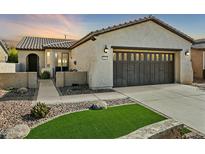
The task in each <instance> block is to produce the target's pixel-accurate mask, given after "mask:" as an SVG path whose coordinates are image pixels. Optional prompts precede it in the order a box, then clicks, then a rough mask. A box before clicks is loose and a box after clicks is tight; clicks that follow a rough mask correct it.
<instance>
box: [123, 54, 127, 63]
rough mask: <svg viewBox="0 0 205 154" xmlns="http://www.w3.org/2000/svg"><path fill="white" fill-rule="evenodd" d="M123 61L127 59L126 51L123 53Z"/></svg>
mask: <svg viewBox="0 0 205 154" xmlns="http://www.w3.org/2000/svg"><path fill="white" fill-rule="evenodd" d="M124 61H127V53H124Z"/></svg>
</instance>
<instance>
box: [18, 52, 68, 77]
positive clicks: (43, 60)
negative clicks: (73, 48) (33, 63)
mask: <svg viewBox="0 0 205 154" xmlns="http://www.w3.org/2000/svg"><path fill="white" fill-rule="evenodd" d="M58 53H60V54H61V57H62V54H69V50H62V49H46V50H43V51H32V50H18V63H19V64H20V66H21V71H22V72H26V71H27V70H28V68H27V67H28V66H27V60H28V59H27V57H28V55H30V54H36V55H37V56H38V59H39V73H42V72H43V71H49V72H50V73H51V77H53V72H54V69H55V67H56V66H58V64H57V63H58V62H57V61H58V55H57V54H58ZM48 55H49V57H48ZM61 57H60V59H61ZM67 61H68V63H69V59H67ZM61 65H62V64H61ZM68 65H69V64H67V66H68Z"/></svg>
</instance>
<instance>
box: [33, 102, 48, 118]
mask: <svg viewBox="0 0 205 154" xmlns="http://www.w3.org/2000/svg"><path fill="white" fill-rule="evenodd" d="M49 111H50V108H49V107H48V106H47V105H46V104H45V103H40V102H39V103H37V104H36V105H35V106H34V107H33V108H32V109H31V115H32V116H33V117H34V118H38V119H40V118H45V117H46V115H47V114H48V113H49Z"/></svg>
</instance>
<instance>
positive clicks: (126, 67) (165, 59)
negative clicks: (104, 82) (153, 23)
mask: <svg viewBox="0 0 205 154" xmlns="http://www.w3.org/2000/svg"><path fill="white" fill-rule="evenodd" d="M115 54H116V57H115V60H114V62H113V84H114V86H116V87H119V86H134V85H148V84H161V83H173V82H174V54H172V53H160V52H159V53H158V52H155V53H152V52H149V51H146V52H115ZM113 59H114V58H113Z"/></svg>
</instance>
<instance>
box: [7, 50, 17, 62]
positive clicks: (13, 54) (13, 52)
mask: <svg viewBox="0 0 205 154" xmlns="http://www.w3.org/2000/svg"><path fill="white" fill-rule="evenodd" d="M8 63H18V52H17V50H16V49H15V48H10V49H9V53H8Z"/></svg>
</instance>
